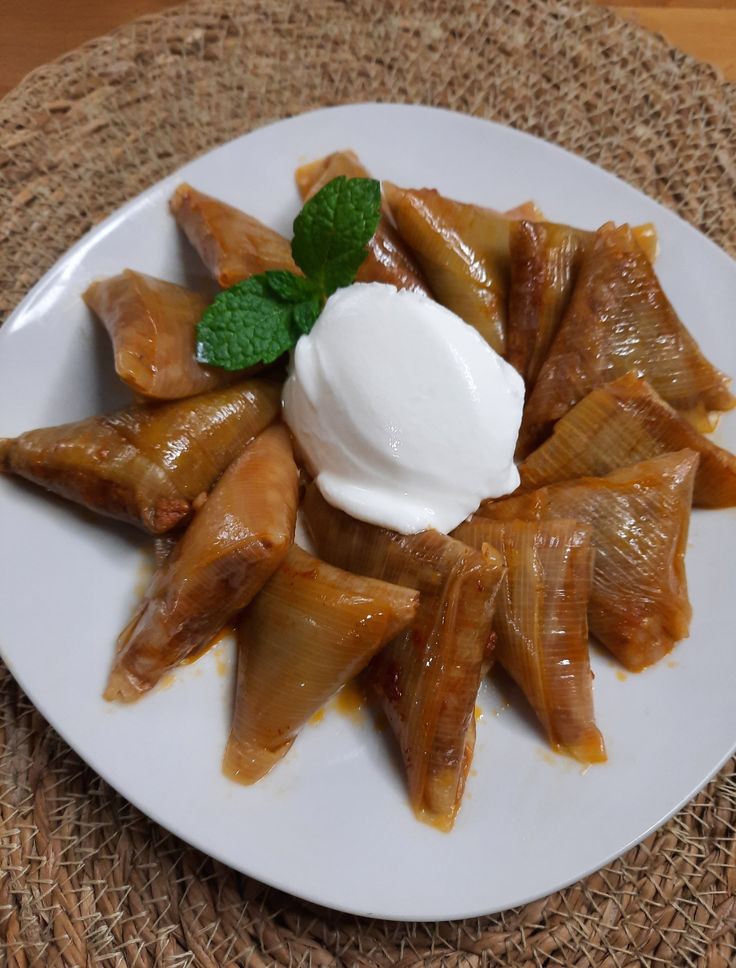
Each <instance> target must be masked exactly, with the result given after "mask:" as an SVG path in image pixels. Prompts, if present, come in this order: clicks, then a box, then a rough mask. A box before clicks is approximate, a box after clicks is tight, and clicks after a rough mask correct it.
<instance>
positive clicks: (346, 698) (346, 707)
mask: <svg viewBox="0 0 736 968" xmlns="http://www.w3.org/2000/svg"><path fill="white" fill-rule="evenodd" d="M332 707H333V709H335V710H336V711H337V712H338V713H340V715H341V716H346V717H347V718H348V719H351V720H352V721H353V722H354V723H357V724H358V725H359V726H362V725H363V723H364V722H365V712H366V696H365V693H364V692H363V690H362V689H361V687H360V686H359V685H358V683H357V682H356V681H355V680H354V679H353V680H351V681H350V682H346V683H345V685H344V686H343V687H342V689H341V690H340V691H339V692H338V694H337V695H336V696H335V698H334V699H333V700H332Z"/></svg>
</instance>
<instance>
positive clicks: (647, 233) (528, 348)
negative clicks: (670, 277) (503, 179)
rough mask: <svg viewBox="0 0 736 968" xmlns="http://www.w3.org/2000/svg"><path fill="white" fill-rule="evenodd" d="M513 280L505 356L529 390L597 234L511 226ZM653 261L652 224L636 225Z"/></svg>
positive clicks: (542, 225)
mask: <svg viewBox="0 0 736 968" xmlns="http://www.w3.org/2000/svg"><path fill="white" fill-rule="evenodd" d="M509 232H510V236H509V258H510V283H509V307H508V326H507V333H506V359H507V360H508V361H509V363H511V364H512V366H514V367H516V369H517V370H518V371H519V373H521V375H522V376H523V377H524V381H525V383H526V388H527V392H529V391H530V390H531V389H532V387H533V386H534V383H535V381H536V379H537V375H538V374H539V370H540V368H541V366H542V364H543V363H544V361H545V359H546V357H547V353H548V352H549V348H550V346H551V345H552V341H553V340H554V338H555V336H556V334H557V330H558V329H559V325H560V322H561V320H562V317H563V315H564V313H565V310H566V309H567V306H568V304H569V302H570V296H571V295H572V291H573V286H574V285H575V281H576V279H577V275H578V270H579V268H580V263H581V261H582V256H583V252H584V251H585V249H586V248H587V247H588V246H589V245H591V244H592V242H593V240H594V238H595V233H594V232H586V231H584V230H583V229H576V228H573V227H572V226H570V225H556V224H555V223H553V222H543V221H540V220H539V219H534V220H529V219H519V220H518V221H516V222H514V223H513V224H512V225H511V226H510V228H509ZM632 232H633V234H634V237H635V238H636V241H637V242H638V244H639V246H640V247H641V248H642V250H643V251H644V253H645V255H646V256H647V258H648V259H649V261H650V262H654V259H655V256H656V252H657V232H656V229H655V228H654V226H653V225H652V224H651V223H647V224H645V225H638V226H635V227H634V228H633V229H632Z"/></svg>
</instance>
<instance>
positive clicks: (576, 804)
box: [0, 104, 736, 920]
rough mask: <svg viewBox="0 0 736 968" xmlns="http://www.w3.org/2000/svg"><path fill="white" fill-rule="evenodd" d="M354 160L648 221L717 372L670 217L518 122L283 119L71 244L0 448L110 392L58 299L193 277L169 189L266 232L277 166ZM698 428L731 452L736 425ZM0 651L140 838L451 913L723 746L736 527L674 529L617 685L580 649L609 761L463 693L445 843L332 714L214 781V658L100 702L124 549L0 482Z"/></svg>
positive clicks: (7, 356)
mask: <svg viewBox="0 0 736 968" xmlns="http://www.w3.org/2000/svg"><path fill="white" fill-rule="evenodd" d="M345 147H351V148H353V149H355V150H356V151H357V152H358V154H359V155H360V157H361V158H362V160H363V161H364V163H365V165H366V166H367V167H368V169H369V170H370V171H372V172H373V173H374V174H375V175H376V176H380V177H386V178H389V179H391V180H393V181H395V182H396V183H398V184H400V185H408V186H423V185H430V186H435V187H437V188H438V189H439V190H440V191H442V192H444V193H445V194H447V195H449V196H452V197H454V198H458V199H463V200H467V201H472V202H477V203H479V204H481V205H489V206H493V207H496V208H505V207H508V206H511V205H515V204H517V203H518V202H521V201H523V200H524V199H529V198H533V199H534V200H535V201H536V202H537V203H538V204H539V205H541V207H542V209H543V210H544V212H545V213H546V214H547V216H548V217H549V218H551V219H555V220H558V221H565V222H569V223H573V224H575V225H579V226H582V227H585V228H591V229H592V228H595V227H597V226H598V225H600V224H601V223H602V222H604V221H606V220H607V219H615V220H616V221H617V222H624V221H629V222H647V221H653V222H655V223H656V225H657V228H658V229H659V232H660V236H661V255H660V258H659V260H658V263H657V269H658V272H659V274H660V277H661V280H662V283H663V285H664V288H665V290H666V291H667V293H668V294H669V296H670V298H671V299H672V301H673V302H674V305H675V307H676V308H677V310H678V311H679V313H680V315H681V316H682V318H683V319H684V320H685V322H686V323H687V325H688V326H689V327H690V328H691V330H692V332H693V333H694V334H695V336H696V337H697V339H698V340H699V341H700V343H701V345H702V347H703V349H704V351H705V352H706V354H707V355H708V356H709V357H711V358H712V359H713V360H714V361H715V363H716V364H717V365H718V366H719V367H721V368H722V369H723V370H725V371H726V372H729V373H732V374H736V330H735V329H734V327H733V307H734V305H736V265H735V264H734V263H733V262H732V261H731V259H730V258H729V257H728V256H726V255H725V254H724V253H723V252H722V251H721V250H720V249H718V248H717V247H716V246H715V245H713V243H711V242H709V241H708V240H707V239H706V238H704V236H702V235H701V234H699V233H698V232H697V231H695V229H693V228H691V227H690V226H689V225H687V224H686V223H685V222H683V221H681V220H680V219H679V218H677V217H676V216H675V215H673V214H672V213H671V212H669V211H667V210H666V209H664V208H662V207H660V206H659V205H657V204H656V203H655V202H653V201H650V200H649V199H648V198H646V197H645V196H644V195H642V194H640V193H639V192H638V191H635V190H634V189H633V188H630V187H629V186H628V185H626V184H625V183H624V182H622V181H619V180H618V179H616V178H614V177H612V176H611V175H609V174H607V173H605V172H603V171H601V170H600V169H598V168H596V167H594V166H593V165H591V164H589V163H587V162H585V161H582V160H581V159H579V158H577V157H574V156H573V155H571V154H568V153H566V152H564V151H562V150H561V149H559V148H556V147H553V146H552V145H549V144H546V143H545V142H543V141H539V140H537V139H535V138H532V137H530V136H528V135H525V134H521V133H519V132H518V131H514V130H511V129H509V128H504V127H501V126H499V125H495V124H491V123H488V122H486V121H480V120H477V119H473V118H469V117H465V116H463V115H459V114H453V113H450V112H446V111H440V110H436V109H431V108H425V107H415V106H398V105H377V104H365V105H355V106H349V107H340V108H329V109H325V110H321V111H316V112H314V113H312V114H307V115H303V116H301V117H297V118H292V119H289V120H286V121H281V122H279V123H277V124H273V125H271V126H269V127H266V128H262V129H260V130H258V131H254V132H253V133H251V134H248V135H246V136H245V137H242V138H239V139H238V140H236V141H233V142H231V143H230V144H226V145H223V146H222V147H220V148H217V149H215V150H214V151H212V152H210V153H209V154H207V155H205V156H204V157H202V158H198V159H197V160H196V161H193V162H192V163H191V164H188V165H186V166H185V167H184V168H183V169H182V170H181V171H179V172H178V173H177V174H176V175H172V176H171V177H170V178H167V179H165V180H164V181H162V182H160V183H159V184H158V185H155V186H154V187H153V188H151V189H149V190H148V191H146V192H144V193H143V194H142V195H140V196H139V197H138V198H136V199H134V200H133V201H132V202H130V203H129V204H127V205H125V206H124V207H123V208H121V209H120V210H119V211H118V212H117V213H116V214H114V215H113V216H111V217H110V218H109V219H107V220H106V221H105V222H103V223H102V224H101V225H98V226H97V227H96V228H95V229H94V230H93V231H92V232H90V233H89V235H87V236H86V237H85V238H84V239H82V240H81V241H80V242H79V243H78V244H77V245H76V246H74V248H73V249H71V250H70V251H69V252H68V253H67V254H66V255H65V256H64V257H63V258H62V259H61V260H60V261H59V262H58V263H57V264H56V266H55V267H54V268H53V269H52V270H51V271H50V272H49V273H47V275H46V276H45V278H44V279H43V280H42V281H41V282H40V283H39V284H38V285H37V286H36V287H35V288H34V289H33V291H32V292H31V293H30V294H29V295H28V296H27V297H26V299H25V300H24V301H23V303H22V304H21V305H20V306H19V308H18V309H17V310H16V312H15V313H14V314H13V316H12V317H11V318H10V319H9V320H8V321H7V322H6V324H5V326H4V327H3V328H2V330H1V331H0V434H1V435H4V436H10V435H15V434H17V433H20V432H21V431H23V430H27V429H30V428H32V427H37V426H43V425H49V424H55V423H62V422H65V421H69V420H76V419H79V418H82V417H86V416H88V415H90V414H94V413H98V412H100V411H102V410H105V409H109V408H112V407H115V406H118V405H120V404H122V403H124V402H125V401H126V400H127V396H126V392H125V391H124V390H123V388H122V387H121V386H119V385H118V384H117V382H116V377H115V375H114V372H113V368H112V356H111V352H110V349H109V347H108V341H107V336H106V335H105V333H104V331H103V330H102V327H100V326H98V324H96V323H95V322H94V321H93V319H92V318H91V316H90V314H89V313H88V311H87V310H86V308H85V307H84V305H83V303H82V300H81V299H80V293H81V292H82V291H83V289H84V288H85V287H86V286H87V284H88V283H89V282H90V281H91V280H92V279H95V278H97V277H99V276H107V275H111V274H115V273H118V272H120V271H121V270H122V269H123V268H124V267H126V266H127V267H130V268H133V269H138V270H141V271H143V272H147V273H150V274H151V275H154V276H160V277H162V278H164V279H170V280H172V281H175V282H185V283H189V284H193V285H196V283H197V280H198V279H200V280H201V279H202V278H203V270H202V268H201V266H200V265H199V263H198V261H197V259H196V257H195V256H194V255H193V253H192V252H191V251H190V250H189V248H188V246H187V245H186V244H185V243H184V242H183V241H182V238H181V237H180V235H179V233H178V232H177V229H176V227H175V225H174V221H173V219H172V218H171V217H170V216H169V214H168V211H167V199H168V197H169V195H170V194H171V192H172V190H173V188H174V186H175V185H176V184H177V183H178V182H179V181H181V180H183V179H186V180H187V181H189V182H191V183H192V184H193V185H194V186H196V187H197V188H199V189H202V190H203V191H205V192H209V193H211V194H214V195H217V196H218V197H220V198H222V199H224V200H226V201H228V202H230V203H231V204H233V205H235V206H238V207H239V208H243V209H245V210H246V211H248V212H251V213H252V214H253V215H255V216H257V217H258V218H260V219H262V220H263V221H265V222H267V223H268V224H269V225H272V226H273V227H274V228H276V229H278V230H279V231H281V232H284V233H286V234H288V233H289V232H290V226H291V222H292V219H293V217H294V215H295V213H296V212H297V211H298V208H299V201H298V196H297V192H296V189H295V187H294V180H293V173H294V168H295V167H296V166H297V165H298V164H300V163H301V162H304V161H307V160H310V159H313V158H316V157H318V156H321V155H324V154H325V153H327V152H330V151H334V150H336V149H339V148H345ZM716 439H717V440H718V441H719V442H720V443H722V444H724V445H725V446H729V447H730V448H731V449H734V448H736V415H727V416H726V417H725V418H724V419H723V420H722V422H721V426H720V427H719V429H718V431H717V434H716ZM0 515H1V519H2V531H1V534H2V540H1V541H0V574H1V575H2V607H1V608H0V645H1V647H2V655H3V658H4V659H5V661H6V662H7V664H8V666H9V667H10V669H11V671H12V673H13V675H14V676H15V677H16V679H17V680H18V682H19V683H20V685H21V686H22V687H23V689H24V690H25V691H26V693H27V694H28V695H29V696H30V698H31V699H32V701H33V702H34V703H35V704H36V706H37V707H38V709H39V710H40V711H41V712H42V713H43V714H44V716H45V717H46V718H47V719H48V721H49V722H50V723H51V724H52V726H54V728H55V729H56V730H57V731H58V732H59V733H60V734H61V735H62V736H63V737H64V738H65V739H66V740H67V742H68V743H69V744H70V745H71V746H72V747H73V748H74V749H75V750H76V751H77V752H78V753H79V754H80V756H82V757H83V758H84V759H85V760H86V761H87V762H88V763H89V764H90V766H92V767H93V768H94V769H95V770H96V771H97V772H98V773H100V774H101V775H102V776H103V777H104V778H105V779H106V780H107V781H108V782H109V783H111V784H112V786H114V787H115V788H116V789H117V790H119V791H120V793H122V794H123V796H125V797H127V798H128V799H129V800H130V801H132V802H133V803H134V804H136V806H138V807H139V808H140V809H141V810H143V811H144V812H145V813H147V814H148V815H149V816H150V817H152V818H153V819H154V820H156V821H158V822H159V823H161V824H162V825H163V826H164V827H166V828H168V829H169V830H171V831H173V832H174V833H176V834H177V835H179V836H180V837H182V838H183V839H184V840H186V841H188V842H189V843H191V844H194V845H195V846H196V847H198V848H200V849H201V850H204V851H206V852H207V853H209V854H211V855H212V856H213V857H216V858H218V859H219V860H222V861H224V862H225V863H227V864H230V865H231V866H232V867H235V868H237V869H239V870H242V871H244V872H246V873H247V874H251V875H253V876H254V877H257V878H259V879H261V880H263V881H266V882H268V883H269V884H272V885H275V886H276V887H279V888H282V889H284V890H286V891H290V892H292V893H294V894H297V895H299V896H301V897H304V898H308V899H310V900H312V901H316V902H319V903H321V904H324V905H328V906H330V907H335V908H339V909H342V910H345V911H351V912H356V913H359V914H367V915H372V916H379V917H386V918H402V919H403V918H407V919H426V920H430V919H432V920H433V919H440V918H457V917H462V916H466V915H475V914H481V913H486V912H491V911H497V910H500V909H504V908H508V907H510V906H512V905H516V904H519V903H521V902H525V901H528V900H531V899H533V898H537V897H539V896H542V895H546V894H548V893H550V892H552V891H554V890H556V889H558V888H560V887H562V886H564V885H566V884H569V883H571V882H573V881H575V880H577V879H578V878H580V877H582V876H583V875H585V874H587V873H588V872H590V871H592V870H594V869H596V868H599V867H601V866H602V865H603V864H605V863H606V862H607V861H609V860H610V859H611V858H613V857H615V856H616V855H618V854H621V853H622V852H623V851H625V850H626V849H627V848H628V847H630V846H631V845H632V844H634V843H636V842H637V841H639V840H641V839H642V838H643V837H644V836H645V835H646V834H648V833H649V832H650V831H651V830H653V829H654V828H656V827H657V826H658V825H659V824H661V823H663V821H664V820H665V819H667V818H668V817H669V816H670V815H671V814H672V813H673V812H674V811H676V810H677V809H678V808H679V807H680V806H681V805H682V804H683V803H685V802H686V801H687V800H688V799H689V798H690V797H692V796H693V794H694V793H695V792H696V791H697V790H698V789H699V788H700V787H701V786H702V785H703V784H704V783H705V782H706V781H707V780H708V778H709V777H711V776H712V775H713V774H714V773H715V772H716V771H717V769H718V768H719V767H720V766H721V764H722V763H723V762H724V761H725V760H726V759H727V757H728V756H729V754H730V753H731V751H732V750H733V748H734V745H735V741H736V703H734V701H733V684H734V682H736V649H734V647H733V643H734V624H735V622H736V607H735V605H734V594H733V548H734V547H736V514H735V513H734V512H733V511H725V512H700V511H699V512H696V513H695V514H693V520H692V528H691V540H690V547H689V551H688V559H687V564H688V573H689V579H690V593H691V598H692V603H693V608H694V621H693V624H692V634H691V636H690V638H689V640H687V641H686V642H683V643H681V644H680V645H679V646H678V647H677V648H676V649H675V651H674V652H673V653H672V656H671V657H669V658H668V659H665V660H664V661H662V662H660V664H659V665H657V666H656V667H655V668H653V669H650V670H649V671H647V672H644V673H642V674H640V675H636V676H627V677H624V676H622V675H621V674H620V673H619V672H618V671H617V669H616V667H615V666H614V664H613V663H612V662H611V661H609V660H608V659H607V658H606V657H605V656H604V655H602V654H600V653H599V652H595V654H594V656H593V667H594V670H595V676H596V678H595V701H596V711H597V718H598V724H599V726H600V727H601V729H602V731H603V733H604V735H605V738H606V743H607V747H608V752H609V757H610V758H609V761H608V763H607V764H605V765H603V766H597V767H594V768H591V769H589V770H587V771H585V770H582V769H581V768H580V767H579V766H578V765H576V764H575V763H573V762H571V761H568V760H566V759H564V758H562V757H560V756H554V755H552V754H550V753H548V752H547V750H546V747H545V744H544V741H543V739H542V737H541V735H540V733H539V731H538V730H537V728H536V726H535V725H534V723H533V722H532V721H531V719H530V718H529V717H528V715H527V714H526V713H525V712H524V710H523V707H522V706H514V707H512V708H507V707H506V705H505V697H504V696H503V695H501V694H500V693H498V692H497V691H496V687H493V686H490V685H484V687H483V689H482V692H481V696H480V699H479V703H480V705H481V707H482V709H483V711H484V715H483V717H482V718H481V720H480V722H479V723H478V742H477V748H476V753H475V760H474V763H473V769H472V773H471V776H470V778H469V782H468V788H467V793H466V795H465V801H464V804H463V807H462V810H461V812H460V815H459V818H458V821H457V825H456V827H455V829H454V831H453V832H452V833H451V834H442V833H439V832H438V831H436V830H434V829H432V828H430V827H427V826H424V825H422V824H420V823H418V822H417V821H416V820H415V819H414V817H413V815H412V813H411V811H410V809H409V807H408V805H407V798H406V792H405V788H404V781H403V778H402V776H401V773H400V772H399V771H398V770H397V768H396V765H395V760H394V758H393V755H392V753H391V749H390V744H389V739H390V738H389V736H387V735H386V734H382V733H380V732H378V731H376V729H375V728H374V727H373V725H372V724H371V723H370V722H363V721H355V720H354V719H352V718H350V717H346V716H344V715H342V714H340V713H339V712H338V711H337V710H335V709H334V708H330V709H328V710H327V713H326V715H325V716H324V718H323V719H322V720H321V721H320V722H319V723H315V724H310V725H309V726H308V727H307V728H305V730H304V731H303V733H302V735H301V736H300V738H299V739H298V741H297V742H296V744H295V746H294V748H293V750H292V751H291V752H290V753H289V755H288V756H287V757H286V759H285V760H284V761H283V762H282V763H280V764H279V765H278V767H277V768H276V769H275V770H274V771H273V773H272V774H271V775H270V776H268V777H266V778H265V779H264V780H263V781H262V782H260V783H259V784H258V785H257V786H255V787H251V788H241V787H238V786H236V785H234V784H233V783H231V782H229V781H228V780H226V779H225V778H224V777H223V776H222V774H221V773H220V758H221V755H222V750H223V747H224V743H225V738H226V732H227V728H228V714H229V706H230V699H231V688H232V672H233V656H232V654H231V647H230V646H229V645H228V644H223V645H220V646H219V647H218V648H217V649H215V650H214V651H213V652H211V653H209V654H208V655H207V656H205V657H204V658H203V659H201V660H200V661H198V662H196V663H194V664H193V665H191V666H188V667H186V668H184V669H183V670H180V671H177V673H176V675H175V677H174V679H173V681H171V680H169V681H167V682H166V683H165V684H164V686H163V687H161V688H159V689H158V690H156V692H155V693H153V694H152V695H150V696H148V697H146V698H145V699H143V700H142V701H141V702H139V703H138V704H137V705H134V706H131V707H117V706H113V705H110V704H108V703H105V702H103V700H102V699H101V698H100V695H101V692H102V688H103V685H104V682H105V678H106V675H107V672H108V668H109V665H110V661H111V657H112V654H113V644H114V642H115V638H116V636H117V634H118V632H119V631H120V629H121V628H122V627H123V625H124V624H125V623H126V621H127V619H128V617H129V615H130V613H131V609H132V608H133V605H134V603H135V601H136V598H137V596H138V595H139V594H140V586H141V581H142V574H141V570H142V568H143V567H144V564H145V561H146V560H147V559H146V558H145V556H144V549H145V547H146V544H147V543H146V541H145V539H144V538H142V537H141V536H140V535H139V534H138V533H137V532H135V531H134V530H132V529H127V528H125V527H123V526H117V525H115V524H109V523H106V522H104V521H99V520H96V519H95V520H93V518H92V515H90V514H87V513H86V512H83V511H80V510H78V509H76V508H74V507H71V506H69V505H67V504H66V503H64V502H63V501H60V500H57V499H54V498H49V497H48V496H46V495H45V494H44V493H43V492H42V491H41V490H39V489H37V488H34V487H33V486H31V485H25V484H22V483H18V482H17V481H14V480H9V479H3V480H0Z"/></svg>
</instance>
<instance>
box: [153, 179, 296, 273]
mask: <svg viewBox="0 0 736 968" xmlns="http://www.w3.org/2000/svg"><path fill="white" fill-rule="evenodd" d="M169 204H170V207H171V211H172V212H173V214H174V217H175V218H176V221H177V222H178V224H179V227H180V228H181V229H182V231H183V232H184V234H185V235H186V237H187V238H188V239H189V241H190V242H191V243H192V245H193V246H194V248H195V249H196V250H197V253H198V254H199V257H200V259H201V260H202V262H204V264H205V266H207V269H208V270H209V272H210V274H211V275H212V276H213V277H214V278H215V279H216V280H217V281H218V282H219V284H220V285H221V286H222V287H223V288H224V289H227V288H228V287H229V286H233V285H234V284H235V283H236V282H240V281H241V279H247V278H248V276H255V275H258V273H260V272H266V270H267V269H289V270H291V272H298V271H299V270H298V269H297V267H296V265H295V264H294V261H293V259H292V258H291V243H290V242H289V240H288V239H285V238H284V236H283V235H279V233H278V232H274V230H273V229H270V228H269V227H268V226H267V225H264V224H263V222H259V221H258V219H256V218H253V216H252V215H246V213H245V212H241V211H240V210H239V209H237V208H233V206H232V205H227V204H226V203H225V202H221V201H219V199H217V198H212V197H211V196H210V195H205V194H204V193H203V192H198V191H197V189H196V188H192V186H191V185H186V184H184V185H179V187H178V188H177V189H176V191H175V192H174V194H173V195H172V197H171V202H170V203H169Z"/></svg>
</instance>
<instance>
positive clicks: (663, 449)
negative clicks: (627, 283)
mask: <svg viewBox="0 0 736 968" xmlns="http://www.w3.org/2000/svg"><path fill="white" fill-rule="evenodd" d="M684 448H689V449H690V450H694V451H695V452H696V453H697V454H699V455H700V463H699V464H698V471H697V474H696V475H695V487H694V490H693V504H694V505H695V506H696V507H703V508H724V507H734V506H736V456H734V455H733V454H731V453H729V452H728V451H727V450H724V449H723V448H722V447H718V446H717V445H716V444H714V443H712V441H710V440H708V438H707V437H704V436H703V434H701V433H700V432H699V431H697V430H696V429H695V428H694V427H693V425H692V424H691V423H690V422H689V421H688V420H687V419H686V418H685V417H683V416H682V415H681V414H679V413H678V412H677V411H676V410H673V409H672V407H670V406H669V405H668V404H666V403H665V402H664V400H662V398H661V397H659V396H658V395H657V394H656V393H655V392H654V390H652V388H651V387H650V386H649V384H648V383H647V382H646V380H640V379H639V378H638V377H637V376H635V375H634V374H633V373H628V374H627V375H626V376H622V377H621V378H620V379H619V380H614V381H613V382H612V383H607V384H606V385H605V386H602V387H599V388H598V389H596V390H592V391H591V392H590V393H589V394H588V395H587V396H585V397H583V399H582V400H581V401H580V403H576V404H575V406H574V407H573V408H572V410H569V411H568V412H567V413H566V414H565V416H564V417H562V418H561V419H560V420H558V421H557V423H556V424H555V427H554V430H553V432H552V436H551V437H549V438H548V439H547V440H546V441H545V442H544V443H543V444H542V445H541V446H540V447H538V448H537V449H536V450H534V451H532V453H531V454H530V455H529V456H528V457H527V459H526V460H525V461H524V462H523V464H521V466H520V467H519V473H520V475H521V486H520V490H522V491H529V490H533V489H534V488H537V487H543V486H544V485H545V484H554V483H556V482H557V481H567V480H571V479H572V478H575V477H589V476H595V477H599V476H603V475H604V474H609V473H610V472H611V471H615V470H618V469H619V468H622V467H626V466H627V465H629V464H634V463H636V462H637V461H641V460H647V459H648V458H650V457H657V456H659V455H660V454H668V453H671V452H672V451H675V450H682V449H684Z"/></svg>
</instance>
